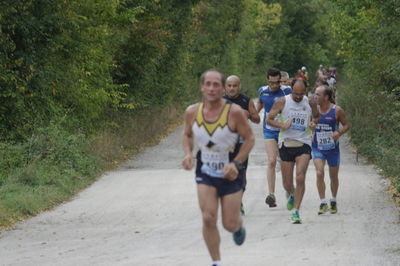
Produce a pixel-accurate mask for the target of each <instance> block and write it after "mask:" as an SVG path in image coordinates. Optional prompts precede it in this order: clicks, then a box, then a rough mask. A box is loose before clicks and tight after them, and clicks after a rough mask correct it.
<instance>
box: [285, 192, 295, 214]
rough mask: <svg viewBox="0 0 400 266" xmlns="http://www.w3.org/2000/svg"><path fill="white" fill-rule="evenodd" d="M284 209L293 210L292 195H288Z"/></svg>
mask: <svg viewBox="0 0 400 266" xmlns="http://www.w3.org/2000/svg"><path fill="white" fill-rule="evenodd" d="M286 207H287V209H288V210H289V211H291V210H293V207H294V197H293V195H289V197H288V200H287V204H286Z"/></svg>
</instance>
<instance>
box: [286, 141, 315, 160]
mask: <svg viewBox="0 0 400 266" xmlns="http://www.w3.org/2000/svg"><path fill="white" fill-rule="evenodd" d="M303 154H309V155H310V157H311V147H310V146H309V145H307V144H303V146H301V147H293V148H289V147H285V145H284V144H283V143H282V147H281V148H279V156H280V157H281V160H282V161H284V162H295V161H296V157H298V156H300V155H303Z"/></svg>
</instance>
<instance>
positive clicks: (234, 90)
mask: <svg viewBox="0 0 400 266" xmlns="http://www.w3.org/2000/svg"><path fill="white" fill-rule="evenodd" d="M240 89H241V83H240V78H239V77H238V76H235V75H232V76H229V77H228V78H227V79H226V85H225V94H224V96H223V97H224V98H225V99H227V100H228V101H231V102H233V103H235V104H237V105H239V106H240V107H242V109H243V110H244V112H245V114H246V117H248V118H249V119H250V121H252V122H253V123H256V124H258V123H260V116H259V115H258V112H257V110H256V106H255V105H254V102H253V100H251V99H250V97H248V96H246V95H244V94H242V93H240ZM239 141H240V143H242V142H243V140H242V139H240V140H239ZM248 163H249V159H248V158H247V159H246V161H244V163H243V165H244V176H243V178H244V180H243V181H244V189H245V186H246V183H247V177H246V176H247V173H246V172H247V165H248ZM243 192H244V191H243ZM240 213H241V214H242V215H245V211H244V207H243V202H241V203H240Z"/></svg>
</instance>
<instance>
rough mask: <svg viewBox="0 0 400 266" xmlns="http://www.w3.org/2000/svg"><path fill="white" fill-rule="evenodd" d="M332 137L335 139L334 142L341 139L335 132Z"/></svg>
mask: <svg viewBox="0 0 400 266" xmlns="http://www.w3.org/2000/svg"><path fill="white" fill-rule="evenodd" d="M332 137H333V140H334V141H336V140H338V139H339V138H340V133H339V132H337V131H335V132H333V135H332Z"/></svg>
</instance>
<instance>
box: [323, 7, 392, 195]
mask: <svg viewBox="0 0 400 266" xmlns="http://www.w3.org/2000/svg"><path fill="white" fill-rule="evenodd" d="M330 11H331V13H330V16H331V18H330V20H331V21H332V27H331V29H332V31H331V32H332V36H333V39H334V40H335V42H336V44H337V53H338V54H339V55H340V57H341V58H342V59H343V60H344V62H345V68H344V71H343V74H344V75H345V82H344V84H345V86H344V87H343V88H341V89H340V92H339V93H340V99H341V103H342V105H343V106H344V107H345V109H346V110H347V111H348V112H349V115H350V121H351V124H352V126H353V128H352V134H351V137H352V140H353V142H354V143H355V144H356V145H357V147H358V148H359V151H360V152H361V153H362V154H364V155H365V156H366V157H367V158H368V159H370V160H371V161H372V162H375V163H376V164H377V165H378V166H379V167H380V168H381V169H382V170H383V173H384V174H385V175H387V176H391V177H393V181H394V185H395V186H396V187H397V191H398V192H399V193H400V164H399V161H400V152H399V149H398V147H399V143H400V134H399V132H400V122H399V121H400V60H399V58H400V39H399V38H398V36H400V20H399V17H400V2H399V1H395V0H388V1H383V0H378V1H375V0H374V1H372V0H369V1H345V0H335V1H333V4H332V6H331V8H330Z"/></svg>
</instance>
